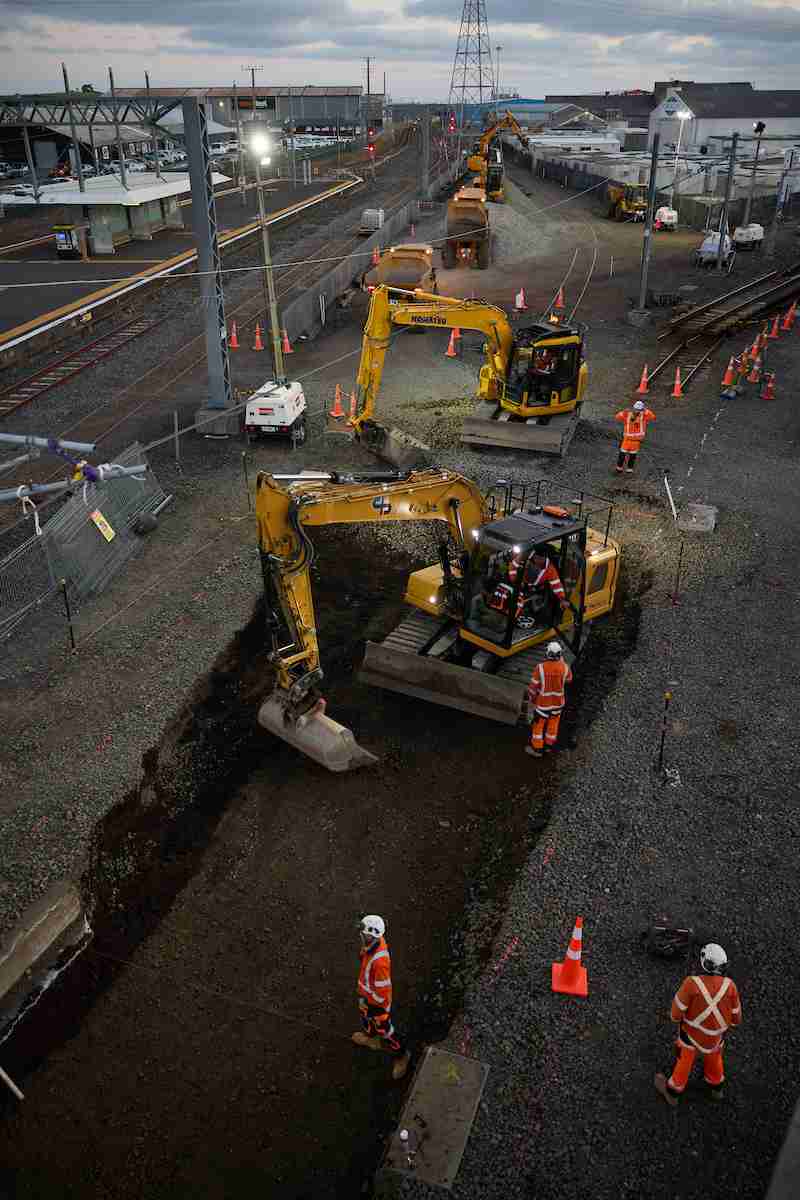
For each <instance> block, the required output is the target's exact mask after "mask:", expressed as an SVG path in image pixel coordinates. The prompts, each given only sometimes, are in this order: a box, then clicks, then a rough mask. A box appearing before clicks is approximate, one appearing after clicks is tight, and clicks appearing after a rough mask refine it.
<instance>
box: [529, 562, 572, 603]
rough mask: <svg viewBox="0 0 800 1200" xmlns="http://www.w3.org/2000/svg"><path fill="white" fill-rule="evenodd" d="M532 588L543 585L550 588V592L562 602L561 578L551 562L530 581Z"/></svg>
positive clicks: (562, 588) (562, 587)
mask: <svg viewBox="0 0 800 1200" xmlns="http://www.w3.org/2000/svg"><path fill="white" fill-rule="evenodd" d="M531 584H532V586H533V587H535V588H537V587H544V586H545V584H547V586H548V587H549V588H550V591H551V592H552V593H553V595H554V596H555V597H556V598H557V599H558V600H564V599H565V595H564V585H563V583H562V582H561V576H560V575H559V573H558V571H557V570H556V569H555V567H554V566H553V564H552V563H551V562H548V564H547V566H546V567H543V568H542V570H541V571H539V572H538V574H537V575H536V578H535V579H531Z"/></svg>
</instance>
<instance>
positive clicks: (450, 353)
mask: <svg viewBox="0 0 800 1200" xmlns="http://www.w3.org/2000/svg"><path fill="white" fill-rule="evenodd" d="M444 356H445V358H458V351H457V350H456V331H455V329H454V330H453V331H452V333H451V334H450V341H449V342H448V343H447V349H446V350H445V352H444Z"/></svg>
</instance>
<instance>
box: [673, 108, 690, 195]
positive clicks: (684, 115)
mask: <svg viewBox="0 0 800 1200" xmlns="http://www.w3.org/2000/svg"><path fill="white" fill-rule="evenodd" d="M675 116H676V117H677V118H678V121H679V122H680V124H679V125H678V145H677V147H676V148H675V170H674V171H673V173H672V187H671V188H670V189H669V206H670V208H673V207H674V206H673V203H672V201H673V199H674V198H675V180H676V179H677V178H678V157H679V155H680V152H681V139H682V138H683V127H684V125H685V124H686V122H687V121H689V120H691V117H692V114H691V113H690V112H688V111H687V110H685V109H684V110H683V111H682V112H676V113H675Z"/></svg>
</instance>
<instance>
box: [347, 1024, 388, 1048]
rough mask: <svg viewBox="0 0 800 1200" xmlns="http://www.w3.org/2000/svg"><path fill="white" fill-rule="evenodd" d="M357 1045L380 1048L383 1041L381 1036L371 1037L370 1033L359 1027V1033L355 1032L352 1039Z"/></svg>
mask: <svg viewBox="0 0 800 1200" xmlns="http://www.w3.org/2000/svg"><path fill="white" fill-rule="evenodd" d="M350 1040H351V1041H352V1042H355V1044H356V1045H357V1046H363V1047H364V1048H365V1049H366V1050H380V1049H381V1047H382V1042H381V1039H380V1038H379V1037H370V1036H369V1034H368V1033H362V1032H361V1030H360V1029H359V1031H358V1033H354V1034H353V1036H352V1038H351V1039H350Z"/></svg>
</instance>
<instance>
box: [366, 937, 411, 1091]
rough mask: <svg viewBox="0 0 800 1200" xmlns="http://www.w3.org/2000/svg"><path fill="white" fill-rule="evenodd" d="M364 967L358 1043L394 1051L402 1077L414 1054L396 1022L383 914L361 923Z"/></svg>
mask: <svg viewBox="0 0 800 1200" xmlns="http://www.w3.org/2000/svg"><path fill="white" fill-rule="evenodd" d="M359 932H360V934H361V969H360V970H359V972H358V1009H359V1014H360V1016H361V1029H360V1030H359V1031H358V1032H357V1033H354V1034H353V1039H352V1040H353V1041H354V1042H355V1044H356V1045H357V1046H365V1047H366V1049H367V1050H385V1051H387V1053H389V1054H392V1055H394V1065H393V1067H392V1078H393V1079H402V1078H403V1076H404V1075H405V1073H406V1071H407V1070H408V1064H409V1062H410V1061H411V1055H410V1054H409V1052H408V1051H407V1050H406V1049H405V1047H404V1046H403V1043H402V1042H401V1040H400V1038H399V1037H398V1035H397V1031H396V1030H395V1028H394V1025H393V1024H392V960H391V958H390V957H389V947H388V946H387V944H386V937H385V934H386V923H385V921H384V920H383V917H379V916H377V915H376V914H374V913H373V914H370V915H369V916H366V917H363V918H362V920H361V922H360V924H359Z"/></svg>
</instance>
